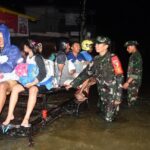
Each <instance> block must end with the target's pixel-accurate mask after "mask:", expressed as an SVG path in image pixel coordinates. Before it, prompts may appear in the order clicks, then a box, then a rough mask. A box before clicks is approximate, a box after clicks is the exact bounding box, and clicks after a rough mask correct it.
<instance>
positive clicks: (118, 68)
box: [111, 55, 123, 75]
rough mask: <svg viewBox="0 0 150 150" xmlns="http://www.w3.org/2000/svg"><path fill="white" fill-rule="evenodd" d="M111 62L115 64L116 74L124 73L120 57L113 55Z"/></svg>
mask: <svg viewBox="0 0 150 150" xmlns="http://www.w3.org/2000/svg"><path fill="white" fill-rule="evenodd" d="M111 63H112V65H113V68H114V72H115V74H116V75H120V74H123V69H122V65H121V62H120V60H119V58H118V57H117V56H116V55H115V56H112V58H111Z"/></svg>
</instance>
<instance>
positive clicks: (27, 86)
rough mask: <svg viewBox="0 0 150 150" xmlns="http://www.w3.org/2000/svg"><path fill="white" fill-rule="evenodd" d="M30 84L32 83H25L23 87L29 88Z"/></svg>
mask: <svg viewBox="0 0 150 150" xmlns="http://www.w3.org/2000/svg"><path fill="white" fill-rule="evenodd" d="M32 86H33V83H27V84H26V85H25V87H26V88H28V89H29V88H30V87H32Z"/></svg>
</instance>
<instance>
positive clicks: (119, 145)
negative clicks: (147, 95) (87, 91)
mask: <svg viewBox="0 0 150 150" xmlns="http://www.w3.org/2000/svg"><path fill="white" fill-rule="evenodd" d="M91 101H92V100H91ZM95 105H96V104H95V102H91V104H90V108H89V109H88V110H87V111H85V112H82V113H81V115H80V116H79V117H78V118H77V117H75V116H69V115H68V116H64V117H62V118H60V119H58V120H56V121H55V122H54V123H53V124H51V125H48V126H47V127H46V128H44V129H42V130H41V131H40V132H39V133H38V134H37V135H35V137H34V143H35V145H34V147H32V148H29V147H28V145H27V144H28V140H27V139H26V138H16V139H15V138H10V137H9V138H2V137H1V138H0V146H1V147H0V150H28V149H30V150H50V149H52V150H112V149H116V150H117V149H121V150H129V149H131V150H148V149H149V147H150V143H149V139H150V109H149V106H150V102H149V101H146V100H144V101H143V100H140V102H139V104H138V106H136V107H135V108H132V109H129V108H127V107H126V106H122V107H121V111H120V114H119V117H118V119H117V120H116V121H115V122H113V123H106V122H105V121H104V120H103V119H102V118H101V117H100V116H98V115H97V114H96V107H95Z"/></svg>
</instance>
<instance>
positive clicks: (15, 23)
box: [0, 7, 36, 36]
mask: <svg viewBox="0 0 150 150" xmlns="http://www.w3.org/2000/svg"><path fill="white" fill-rule="evenodd" d="M29 21H36V18H34V17H31V16H28V15H25V14H21V13H18V12H16V11H12V10H10V9H7V8H4V7H0V23H1V24H6V25H7V26H8V27H9V29H10V33H11V36H28V35H29V26H28V22H29Z"/></svg>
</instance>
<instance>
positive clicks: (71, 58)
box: [67, 52, 86, 63]
mask: <svg viewBox="0 0 150 150" xmlns="http://www.w3.org/2000/svg"><path fill="white" fill-rule="evenodd" d="M67 59H68V60H71V61H72V62H73V63H74V62H75V61H76V60H78V61H86V60H85V58H84V56H83V55H82V54H81V53H79V54H78V55H77V57H75V56H74V55H73V53H72V52H69V53H68V55H67Z"/></svg>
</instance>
